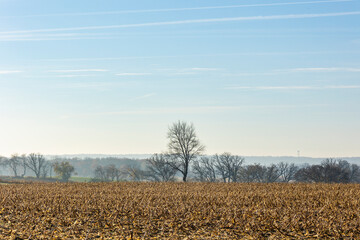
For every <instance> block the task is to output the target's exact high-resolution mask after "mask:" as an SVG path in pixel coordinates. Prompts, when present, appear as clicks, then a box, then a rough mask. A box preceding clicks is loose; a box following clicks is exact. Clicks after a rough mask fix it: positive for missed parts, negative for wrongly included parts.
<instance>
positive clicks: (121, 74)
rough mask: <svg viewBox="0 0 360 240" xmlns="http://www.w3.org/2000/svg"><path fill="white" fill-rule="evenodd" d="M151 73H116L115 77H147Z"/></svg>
mask: <svg viewBox="0 0 360 240" xmlns="http://www.w3.org/2000/svg"><path fill="white" fill-rule="evenodd" d="M147 75H151V73H117V74H116V76H147Z"/></svg>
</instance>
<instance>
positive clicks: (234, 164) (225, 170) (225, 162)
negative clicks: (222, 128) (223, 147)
mask: <svg viewBox="0 0 360 240" xmlns="http://www.w3.org/2000/svg"><path fill="white" fill-rule="evenodd" d="M214 159H215V161H214V162H215V168H216V170H217V172H218V173H219V174H220V176H221V178H222V179H223V181H224V182H238V178H239V173H240V170H241V166H242V164H243V162H244V158H242V157H240V156H237V155H231V153H227V152H225V153H223V154H221V155H218V154H216V155H215V156H214Z"/></svg>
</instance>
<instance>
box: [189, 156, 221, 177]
mask: <svg viewBox="0 0 360 240" xmlns="http://www.w3.org/2000/svg"><path fill="white" fill-rule="evenodd" d="M192 171H193V173H194V174H195V179H196V180H197V181H200V182H215V181H216V168H215V163H214V158H212V157H201V158H200V159H198V160H195V161H194V164H193V167H192Z"/></svg>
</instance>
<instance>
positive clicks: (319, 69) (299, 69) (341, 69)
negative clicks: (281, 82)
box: [290, 67, 360, 72]
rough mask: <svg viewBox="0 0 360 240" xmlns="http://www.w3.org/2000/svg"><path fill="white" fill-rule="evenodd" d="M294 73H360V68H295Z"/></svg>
mask: <svg viewBox="0 0 360 240" xmlns="http://www.w3.org/2000/svg"><path fill="white" fill-rule="evenodd" d="M290 71H292V72H360V68H347V67H330V68H294V69H291V70H290Z"/></svg>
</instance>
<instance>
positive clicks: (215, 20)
mask: <svg viewBox="0 0 360 240" xmlns="http://www.w3.org/2000/svg"><path fill="white" fill-rule="evenodd" d="M354 15H360V11H355V12H336V13H311V14H287V15H270V16H250V17H232V18H208V19H191V20H180V21H168V22H150V23H135V24H122V25H106V26H87V27H71V28H48V29H33V30H14V31H3V32H0V34H18V33H40V32H62V31H83V30H104V29H119V28H136V27H153V26H167V25H182V24H196V23H220V22H238V21H265V20H285V19H305V18H322V17H341V16H354Z"/></svg>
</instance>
